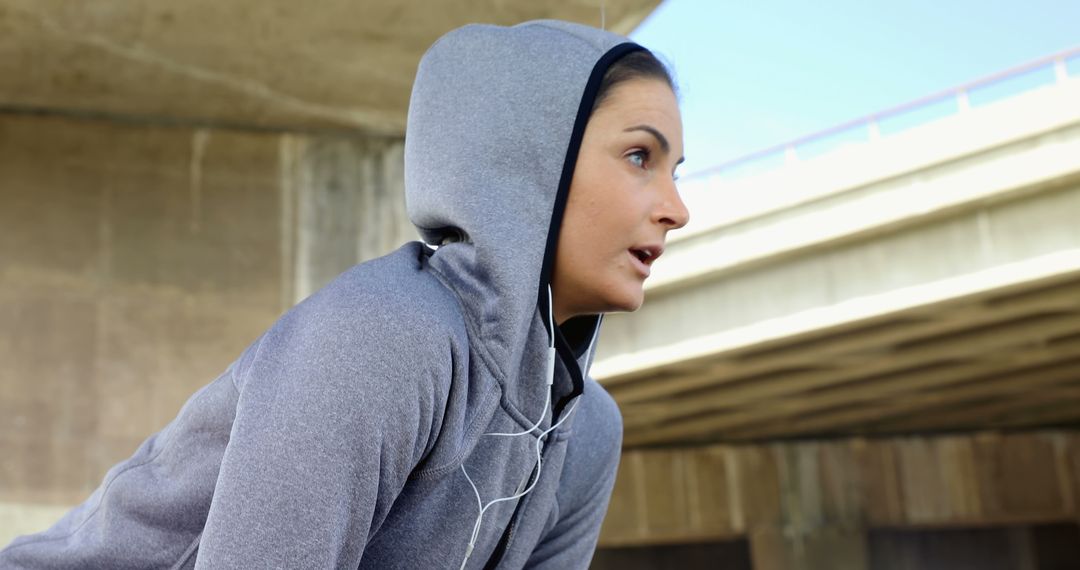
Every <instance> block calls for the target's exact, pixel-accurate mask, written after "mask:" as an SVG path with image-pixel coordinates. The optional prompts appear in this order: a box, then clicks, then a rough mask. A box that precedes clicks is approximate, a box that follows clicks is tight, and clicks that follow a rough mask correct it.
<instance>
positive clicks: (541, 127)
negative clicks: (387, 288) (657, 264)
mask: <svg viewBox="0 0 1080 570" xmlns="http://www.w3.org/2000/svg"><path fill="white" fill-rule="evenodd" d="M639 49H643V48H641V47H640V46H638V45H636V44H634V43H632V42H629V41H628V40H627V39H626V38H624V37H622V36H619V35H616V34H613V33H609V32H604V31H601V30H598V29H595V28H590V27H587V26H583V25H579V24H572V23H568V22H559V21H547V20H545V21H534V22H526V23H523V24H519V25H517V26H513V27H500V26H492V25H479V24H476V25H469V26H465V27H463V28H459V29H457V30H454V31H452V32H450V33H448V34H446V35H445V36H443V37H442V38H441V39H439V41H438V42H436V43H435V44H434V45H433V46H432V47H431V48H430V49H429V50H428V51H427V53H426V54H425V55H424V57H423V59H422V60H421V61H420V65H419V68H418V70H417V75H416V82H415V84H414V86H413V92H412V98H411V99H410V103H409V115H408V123H407V129H406V136H405V193H406V205H407V209H408V214H409V218H410V220H411V221H412V223H413V224H414V225H416V227H417V228H418V229H419V230H420V233H421V235H422V236H423V238H424V241H425V242H427V243H428V244H431V245H435V246H440V247H438V250H437V251H436V252H435V253H433V254H432V256H431V265H432V267H434V268H435V269H436V270H437V271H440V272H441V273H442V274H444V275H446V276H450V277H449V280H450V281H451V282H450V283H449V286H450V287H451V288H452V289H454V290H455V292H456V293H457V294H458V296H459V298H460V299H461V300H462V304H463V308H464V311H465V313H466V319H467V321H469V325H470V328H471V329H472V334H474V335H476V336H478V340H479V341H480V344H481V345H482V347H481V348H482V350H483V351H484V353H485V354H484V357H485V360H487V361H488V362H487V364H488V366H489V368H492V369H493V372H494V373H495V374H496V376H497V377H498V379H499V380H500V381H501V382H503V383H504V390H506V391H508V392H509V393H510V399H511V401H514V400H515V399H516V397H515V393H516V391H517V388H516V386H515V384H516V383H519V382H528V381H529V380H530V379H531V375H530V374H529V373H528V372H527V371H528V370H531V369H532V368H536V366H533V365H532V364H530V362H531V361H532V360H533V356H531V355H532V354H533V353H534V352H535V350H536V346H537V345H538V344H539V346H540V349H541V350H542V349H543V348H544V347H545V346H546V344H547V343H548V338H547V337H548V335H549V331H548V329H547V326H548V325H547V323H548V321H549V309H548V301H547V286H548V283H549V282H550V279H551V272H552V270H553V267H554V257H555V249H556V245H557V239H558V233H559V226H560V222H561V220H562V214H563V209H564V206H565V204H566V197H567V194H568V192H569V188H570V181H571V179H572V178H573V174H574V165H575V163H576V160H577V155H578V149H579V147H580V144H581V139H582V135H583V134H584V130H585V124H586V122H587V121H588V118H589V113H590V112H591V110H592V106H593V101H594V100H595V96H596V91H597V88H598V87H599V84H600V80H601V79H602V77H603V75H604V72H605V71H606V70H607V68H608V67H609V65H610V64H611V63H612V62H613V61H615V60H616V59H618V58H619V57H621V56H622V55H625V54H626V53H629V52H631V51H634V50H639ZM598 327H599V318H598V317H580V318H577V319H571V321H569V322H567V323H564V325H563V326H562V327H560V328H561V329H562V330H561V331H560V330H556V331H555V333H554V334H555V337H556V338H555V341H556V348H557V352H558V355H559V357H560V358H559V360H560V361H561V363H562V365H563V366H565V367H566V369H567V372H568V373H569V374H568V376H569V377H570V378H571V380H572V382H573V387H572V388H569V389H564V390H557V391H561V392H564V394H563V396H564V397H563V399H562V402H561V404H562V405H565V403H566V400H568V399H569V398H570V397H572V396H574V395H576V394H579V393H580V392H581V383H582V378H581V376H582V372H581V370H582V368H584V367H587V365H588V360H589V359H590V358H591V354H589V353H590V352H591V351H590V350H588V347H589V345H591V344H592V343H594V342H595V336H596V329H597V328H598ZM564 333H565V334H564ZM540 368H543V367H542V366H541V367H540ZM538 372H539V373H540V375H542V374H543V370H539V371H538ZM523 374H524V375H525V377H523ZM560 407H561V406H560V405H559V404H557V405H556V413H557V412H558V411H559V410H560Z"/></svg>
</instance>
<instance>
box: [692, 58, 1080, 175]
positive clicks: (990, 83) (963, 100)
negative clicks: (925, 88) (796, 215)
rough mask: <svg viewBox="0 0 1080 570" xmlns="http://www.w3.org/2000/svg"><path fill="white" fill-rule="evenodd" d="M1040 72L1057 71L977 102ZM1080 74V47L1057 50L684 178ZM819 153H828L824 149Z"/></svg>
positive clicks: (877, 132)
mask: <svg viewBox="0 0 1080 570" xmlns="http://www.w3.org/2000/svg"><path fill="white" fill-rule="evenodd" d="M1070 67H1074V68H1075V69H1070ZM1039 72H1052V75H1050V74H1049V73H1047V75H1048V77H1049V78H1050V79H1048V80H1047V79H1046V78H1043V79H1042V80H1041V81H1039V82H1038V83H1035V84H1033V85H1022V86H1021V88H1020V89H1019V90H1017V91H1015V92H1011V93H1007V94H1005V95H1004V96H998V97H993V96H991V97H988V98H987V99H988V100H987V101H984V102H978V101H977V99H978V98H979V96H980V95H985V94H986V93H985V92H987V91H989V90H990V89H992V88H994V87H1006V88H1007V87H1009V85H1008V84H1009V82H1017V81H1018V82H1021V83H1022V82H1023V80H1027V79H1030V78H1032V77H1034V78H1036V79H1039V78H1038V76H1037V74H1038V73H1039ZM1075 77H1080V46H1077V47H1074V48H1072V49H1068V50H1065V51H1062V52H1059V53H1056V54H1053V55H1049V56H1045V57H1041V58H1039V59H1036V60H1034V61H1031V62H1028V63H1025V64H1023V65H1018V66H1016V67H1012V68H1009V69H1006V70H1004V71H999V72H997V73H994V74H992V75H988V76H986V77H982V78H980V79H977V80H975V81H970V82H967V83H964V84H961V85H958V86H956V87H952V88H950V89H945V90H943V91H939V92H937V93H934V94H931V95H927V96H925V97H920V98H919V99H916V100H914V101H910V102H908V103H904V104H902V105H898V106H896V107H892V108H889V109H886V110H884V111H879V112H877V113H871V114H869V115H865V116H863V117H859V118H857V119H854V120H851V121H847V122H845V123H842V124H839V125H836V126H834V127H830V128H827V129H824V130H821V131H817V132H814V133H811V134H809V135H805V136H801V137H799V138H796V139H792V140H789V141H787V142H784V143H780V144H778V145H775V146H771V147H768V148H765V149H762V150H758V151H755V152H752V153H749V154H746V155H743V156H740V157H738V158H734V159H731V160H727V161H724V162H721V163H720V164H717V165H714V166H710V167H708V168H704V169H702V170H699V171H696V172H692V173H690V174H687V175H686V176H684V177H683V179H684V180H686V179H693V178H701V177H708V176H717V175H720V176H724V175H727V174H729V173H733V172H737V171H740V170H744V168H745V167H748V166H750V165H752V164H754V163H767V162H769V161H776V162H780V163H781V164H777V165H775V166H780V165H782V164H788V163H791V162H795V161H798V160H800V159H801V158H803V157H802V156H800V150H803V151H804V152H805V151H807V150H811V151H812V149H813V147H814V146H815V145H817V146H818V147H822V146H826V147H827V146H828V143H830V142H831V143H834V144H843V143H850V142H867V141H873V140H877V139H880V138H882V137H883V136H888V135H889V134H893V133H895V132H900V131H903V130H906V129H908V128H911V127H914V126H918V125H922V124H926V123H929V122H931V121H933V120H936V119H938V118H941V117H942V116H948V115H953V114H956V113H963V112H965V111H968V110H970V109H971V108H972V107H977V106H980V105H982V104H987V103H990V102H992V101H997V100H1000V99H1003V98H1007V97H1011V96H1014V95H1017V94H1019V93H1022V92H1027V91H1030V90H1032V89H1035V88H1037V87H1042V86H1045V85H1047V84H1053V83H1057V84H1062V83H1064V82H1066V81H1068V80H1070V79H1071V78H1075ZM1014 87H1015V86H1014ZM990 95H992V93H990ZM973 99H976V101H973ZM942 111H945V112H942ZM919 112H923V113H924V114H930V115H932V117H931V118H928V119H923V120H918V117H917V116H916V115H917V113H919ZM905 117H906V118H908V119H909V120H911V119H915V120H914V121H912V123H911V124H908V125H903V124H902V123H903V119H904V118H905ZM890 121H893V122H894V123H896V124H894V125H893V130H891V131H890V129H888V128H886V129H884V130H883V126H886V127H887V126H888V125H889V123H890ZM897 126H899V128H896V127H897ZM825 152H828V151H825ZM817 154H823V153H820V152H819V153H817ZM768 169H771V168H766V170H768Z"/></svg>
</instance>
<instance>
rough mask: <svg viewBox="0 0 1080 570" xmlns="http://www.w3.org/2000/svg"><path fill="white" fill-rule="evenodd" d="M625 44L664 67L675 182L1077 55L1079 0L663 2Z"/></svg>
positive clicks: (1076, 62)
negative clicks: (668, 72)
mask: <svg viewBox="0 0 1080 570" xmlns="http://www.w3.org/2000/svg"><path fill="white" fill-rule="evenodd" d="M631 37H632V38H633V39H634V40H635V41H637V42H638V43H640V44H642V45H644V46H646V47H648V48H650V49H651V50H653V51H654V52H658V53H659V54H661V55H662V56H663V57H664V58H665V59H666V60H667V61H668V62H669V63H670V64H671V65H672V66H673V67H674V70H675V74H676V80H677V82H678V83H679V90H680V99H681V107H682V114H683V124H684V143H685V148H686V163H685V164H684V165H683V166H682V168H681V169H680V175H682V176H684V177H685V176H687V175H688V174H693V173H694V172H696V171H701V170H703V169H705V168H708V167H709V166H712V165H714V164H718V163H721V162H724V161H726V160H730V159H734V158H737V157H740V156H743V155H746V154H749V153H752V152H754V151H758V150H761V149H764V148H767V147H770V146H773V145H776V144H780V143H783V142H785V141H788V140H791V139H794V138H797V137H800V136H803V135H807V134H810V133H813V132H816V131H819V130H822V129H826V128H829V127H832V126H835V125H838V124H841V123H844V122H846V121H848V120H851V119H855V118H858V117H862V116H865V115H868V114H870V113H875V112H878V111H882V110H885V109H888V108H891V107H894V106H897V105H900V104H903V103H907V102H909V101H912V100H915V99H919V98H921V97H924V96H927V95H930V94H932V93H936V92H939V91H942V90H945V89H948V88H951V87H955V86H957V85H960V84H964V83H968V82H970V81H973V80H976V79H979V78H981V77H984V76H987V75H990V74H993V73H996V72H999V71H1002V70H1005V69H1008V68H1010V67H1014V66H1017V65H1021V64H1024V63H1027V62H1029V61H1032V60H1035V59H1038V58H1040V57H1043V56H1048V55H1051V54H1054V53H1057V52H1061V51H1064V50H1066V49H1070V48H1075V47H1080V0H1025V1H1024V2H1020V1H1011V0H1010V1H1005V0H982V1H973V0H901V1H889V2H886V1H885V0H821V1H818V2H810V1H805V0H803V1H797V0H771V1H759V2H748V1H736V0H664V1H663V2H662V3H661V4H660V6H659V7H658V8H657V9H656V11H654V12H653V13H652V15H650V16H649V17H648V18H647V19H646V20H645V21H644V22H643V23H642V24H641V25H640V26H639V27H638V28H637V29H636V30H635V31H634V32H633V33H632V34H631ZM1069 70H1070V73H1071V75H1072V76H1080V58H1075V57H1074V58H1072V59H1071V60H1070V67H1069Z"/></svg>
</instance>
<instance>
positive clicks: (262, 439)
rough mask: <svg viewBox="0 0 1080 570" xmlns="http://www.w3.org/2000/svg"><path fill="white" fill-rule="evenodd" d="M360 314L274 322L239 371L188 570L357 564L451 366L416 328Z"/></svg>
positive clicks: (427, 430)
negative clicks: (225, 438) (228, 428)
mask: <svg viewBox="0 0 1080 570" xmlns="http://www.w3.org/2000/svg"><path fill="white" fill-rule="evenodd" d="M367 312H369V313H371V314H367V315H355V314H352V315H342V314H339V313H338V312H336V311H327V312H324V313H323V314H320V315H317V316H316V318H298V319H294V321H292V322H290V321H286V322H284V323H279V326H275V328H274V329H272V330H271V331H270V333H268V335H267V337H266V338H264V340H263V341H262V343H261V345H260V346H259V347H258V350H257V352H256V354H255V356H254V357H253V358H252V361H251V363H250V364H249V365H248V366H246V367H243V368H241V369H240V370H239V371H238V372H237V376H236V384H237V390H238V392H239V399H238V403H237V408H236V418H235V421H234V423H233V427H232V433H231V436H230V441H229V444H228V447H227V448H226V450H225V454H224V456H223V458H222V462H221V470H220V473H219V476H218V480H217V485H216V487H215V491H214V495H213V499H212V502H211V505H210V511H209V514H208V516H207V520H206V526H205V528H204V530H203V534H202V538H201V541H200V545H199V549H198V552H197V559H196V566H195V567H196V568H199V569H208V568H356V567H357V565H358V564H359V561H360V558H361V556H362V554H363V551H364V548H365V545H366V543H367V541H368V539H369V537H370V536H371V534H372V533H373V532H374V531H375V530H376V529H377V528H378V525H379V524H380V523H381V521H382V520H383V519H384V517H385V516H386V513H387V511H388V510H389V508H390V506H391V504H392V503H393V501H394V498H395V497H396V496H397V495H398V493H399V492H400V490H401V488H402V487H403V486H404V484H405V481H406V479H407V478H408V476H409V474H410V472H411V470H412V469H413V467H414V466H415V465H416V464H417V463H418V462H419V461H420V460H421V459H422V457H423V454H424V453H425V450H426V448H427V445H428V442H429V437H431V436H432V425H433V424H434V423H435V422H437V421H439V420H438V418H440V417H441V414H442V409H443V406H445V394H443V393H442V391H441V390H440V389H439V386H441V385H442V384H443V382H441V381H440V376H441V375H442V374H443V373H446V370H443V369H442V368H443V367H441V366H440V365H439V364H438V363H439V362H449V355H448V354H442V353H441V351H442V350H443V349H444V348H445V343H438V342H433V341H430V340H429V339H430V338H431V336H432V330H430V329H428V330H426V331H424V330H423V329H424V327H425V326H426V325H425V324H424V323H422V322H417V321H414V320H412V319H410V318H409V315H401V314H397V315H387V314H386V311H381V312H380V311H378V310H377V309H370V310H367ZM357 323H360V326H359V327H358V326H357ZM316 325H317V326H316ZM421 333H423V336H421Z"/></svg>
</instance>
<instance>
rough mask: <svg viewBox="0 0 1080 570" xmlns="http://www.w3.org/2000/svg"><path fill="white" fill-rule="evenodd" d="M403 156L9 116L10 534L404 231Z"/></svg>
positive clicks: (4, 290)
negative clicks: (307, 299) (297, 305)
mask: <svg viewBox="0 0 1080 570" xmlns="http://www.w3.org/2000/svg"><path fill="white" fill-rule="evenodd" d="M401 148H402V145H401V142H400V141H395V140H387V139H366V138H347V137H313V136H303V135H288V134H286V135H280V134H271V133H258V132H238V131H229V130H223V129H189V128H161V127H146V126H135V125H124V124H117V123H113V122H100V121H80V120H71V119H65V118H43V117H33V116H25V115H21V116H19V115H3V114H0V228H3V238H2V239H0V543H6V541H7V540H8V539H10V538H11V535H10V533H14V532H16V530H15V529H17V530H18V531H20V532H24V531H26V530H27V528H26V527H27V525H32V524H34V522H33V521H40V520H44V519H46V518H48V513H54V512H55V509H54V508H53V506H55V505H70V504H72V503H74V502H77V501H80V500H82V499H84V498H85V497H86V496H87V495H88V494H89V492H90V491H91V490H92V489H93V488H94V487H96V486H97V484H98V483H99V482H100V480H101V477H102V476H103V475H104V473H105V471H106V470H107V469H108V467H110V466H111V465H113V464H114V463H116V462H117V461H118V460H120V459H122V458H124V457H126V456H128V455H129V454H131V453H132V452H133V451H134V450H135V448H136V446H137V445H138V444H139V443H140V442H141V441H142V440H143V439H145V438H146V437H147V436H149V435H150V434H151V433H153V432H154V431H157V430H159V429H161V427H163V426H164V425H165V424H166V423H167V422H168V421H169V420H170V419H172V417H173V416H174V415H175V414H176V412H177V411H178V409H179V408H180V405H181V404H182V403H183V402H184V401H185V400H186V399H187V398H188V397H189V396H190V395H191V394H192V393H193V392H194V391H195V390H196V389H198V388H199V387H200V386H202V385H204V384H206V383H208V382H209V381H211V380H212V379H213V378H214V377H216V376H217V375H218V374H220V373H221V371H222V370H224V369H225V367H226V366H227V365H228V364H229V363H230V362H231V361H232V360H233V359H234V358H236V357H237V356H238V355H239V354H240V352H241V351H242V350H243V349H244V347H245V346H247V344H248V343H250V342H251V341H253V340H254V339H255V337H256V336H257V335H258V334H259V333H261V332H262V331H263V330H264V329H265V328H266V327H267V326H269V325H270V324H271V323H272V322H273V321H274V319H275V318H276V317H277V316H278V315H279V314H280V313H281V312H282V311H284V310H285V309H287V308H288V307H290V306H292V305H293V303H294V302H296V301H297V300H299V299H300V298H302V297H303V296H306V295H307V294H308V293H310V292H311V291H313V290H314V289H317V288H318V287H320V286H321V285H322V284H324V283H325V282H326V281H328V280H329V279H331V278H332V277H333V276H334V275H336V274H337V273H339V272H340V271H342V270H344V269H345V268H347V267H348V266H350V265H352V264H354V263H356V262H358V261H360V260H361V259H365V258H370V257H374V256H377V255H380V254H382V253H385V252H387V251H389V250H391V249H393V248H396V247H397V246H398V245H400V243H401V242H402V241H405V240H406V239H409V238H410V237H411V230H410V229H407V228H411V226H410V225H409V224H408V222H407V221H406V220H405V219H404V207H403V204H404V197H403V187H402V177H401V168H400V164H398V163H399V162H400V159H401ZM36 513H46V514H45V515H40V514H36ZM27 521H29V522H27Z"/></svg>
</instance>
